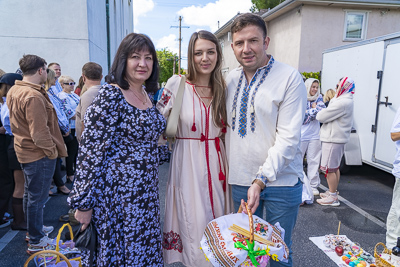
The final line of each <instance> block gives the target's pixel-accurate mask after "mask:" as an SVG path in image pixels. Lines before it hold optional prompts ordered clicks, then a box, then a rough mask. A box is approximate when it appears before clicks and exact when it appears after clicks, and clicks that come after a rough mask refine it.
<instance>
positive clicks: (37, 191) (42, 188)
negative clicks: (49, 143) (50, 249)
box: [21, 157, 57, 244]
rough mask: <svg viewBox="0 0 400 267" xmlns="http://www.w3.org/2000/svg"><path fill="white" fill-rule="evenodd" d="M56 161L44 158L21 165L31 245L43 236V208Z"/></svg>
mask: <svg viewBox="0 0 400 267" xmlns="http://www.w3.org/2000/svg"><path fill="white" fill-rule="evenodd" d="M56 161H57V159H49V158H47V157H44V158H42V159H40V160H37V161H34V162H31V163H23V164H21V166H22V170H23V172H24V176H25V192H24V211H25V214H26V216H27V219H28V232H29V237H30V240H29V243H31V244H35V243H38V242H39V241H40V239H41V238H42V237H43V236H44V232H43V207H44V203H45V202H46V199H47V198H48V196H49V190H50V183H51V178H52V177H53V174H54V168H55V165H56Z"/></svg>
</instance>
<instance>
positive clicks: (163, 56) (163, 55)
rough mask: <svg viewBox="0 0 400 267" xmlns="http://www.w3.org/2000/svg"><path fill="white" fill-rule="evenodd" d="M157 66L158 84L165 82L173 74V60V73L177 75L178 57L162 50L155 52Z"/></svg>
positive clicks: (164, 49)
mask: <svg viewBox="0 0 400 267" xmlns="http://www.w3.org/2000/svg"><path fill="white" fill-rule="evenodd" d="M157 58H158V64H159V65H160V79H159V82H160V83H164V82H167V80H168V79H169V78H171V76H172V75H173V74H174V73H172V72H173V69H174V68H173V65H174V58H175V73H178V56H177V55H176V54H174V53H172V52H171V51H169V50H167V49H166V48H163V49H161V50H157Z"/></svg>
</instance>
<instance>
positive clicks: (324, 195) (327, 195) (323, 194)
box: [319, 190, 339, 198]
mask: <svg viewBox="0 0 400 267" xmlns="http://www.w3.org/2000/svg"><path fill="white" fill-rule="evenodd" d="M336 194H338V195H339V191H336ZM319 196H320V197H321V198H326V197H329V196H330V194H329V190H327V191H325V192H322V193H319Z"/></svg>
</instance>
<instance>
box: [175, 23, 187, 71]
mask: <svg viewBox="0 0 400 267" xmlns="http://www.w3.org/2000/svg"><path fill="white" fill-rule="evenodd" d="M171 28H179V39H178V40H179V58H178V60H179V61H178V74H181V43H182V30H181V29H182V28H190V27H189V26H182V16H179V26H171ZM174 66H175V64H174Z"/></svg>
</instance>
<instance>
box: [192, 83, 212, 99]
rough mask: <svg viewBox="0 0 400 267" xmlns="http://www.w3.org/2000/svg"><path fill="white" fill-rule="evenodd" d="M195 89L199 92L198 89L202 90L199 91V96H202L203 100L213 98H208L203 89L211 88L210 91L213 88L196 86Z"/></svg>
mask: <svg viewBox="0 0 400 267" xmlns="http://www.w3.org/2000/svg"><path fill="white" fill-rule="evenodd" d="M194 87H195V88H196V90H197V88H198V89H200V90H197V91H198V93H199V96H200V97H201V98H212V96H206V94H205V93H204V91H203V88H210V89H211V86H206V85H197V84H195V85H194ZM200 93H201V94H200Z"/></svg>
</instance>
